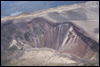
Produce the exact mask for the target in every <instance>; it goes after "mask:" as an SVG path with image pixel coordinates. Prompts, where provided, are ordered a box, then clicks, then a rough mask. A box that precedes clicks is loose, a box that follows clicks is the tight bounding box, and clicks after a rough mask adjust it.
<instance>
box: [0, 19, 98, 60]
mask: <svg viewBox="0 0 100 67" xmlns="http://www.w3.org/2000/svg"><path fill="white" fill-rule="evenodd" d="M15 21H17V20H15ZM6 24H7V23H4V24H3V25H2V26H1V28H2V30H1V32H2V34H1V35H2V37H1V38H2V39H1V40H2V42H1V45H2V46H3V47H2V50H3V49H4V50H7V49H9V48H11V47H13V46H14V45H15V46H16V47H17V48H18V49H23V48H24V45H25V44H27V45H28V46H31V47H32V48H35V47H38V48H43V47H47V48H51V49H54V50H56V51H58V52H60V53H68V54H70V55H72V56H75V57H78V58H83V59H86V60H97V57H96V56H97V55H98V53H97V52H98V51H99V48H98V46H99V43H97V42H96V41H94V40H92V39H91V38H90V37H89V36H88V37H87V35H88V34H87V33H86V32H85V31H84V30H83V29H82V28H80V27H78V26H76V25H75V24H74V23H72V22H63V23H53V22H51V21H48V20H46V19H44V18H41V17H38V18H35V19H33V20H32V21H30V22H26V23H25V22H23V21H22V22H18V23H14V22H9V23H8V24H7V25H6ZM14 40H15V42H16V43H13V42H14Z"/></svg>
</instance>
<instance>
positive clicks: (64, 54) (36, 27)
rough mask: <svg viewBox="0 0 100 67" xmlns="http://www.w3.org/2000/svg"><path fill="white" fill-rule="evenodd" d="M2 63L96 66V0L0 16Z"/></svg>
mask: <svg viewBox="0 0 100 67" xmlns="http://www.w3.org/2000/svg"><path fill="white" fill-rule="evenodd" d="M1 57H2V59H1V60H2V61H1V64H2V65H15V66H16V65H17V66H20V65H22V66H23V65H25V66H28V65H29V66H31V65H70V66H71V65H75V66H77V65H78V66H79V65H98V62H99V2H98V1H90V2H86V3H81V4H73V5H64V6H58V7H55V8H50V9H45V10H41V11H36V12H24V13H21V14H18V15H16V16H8V17H2V18H1Z"/></svg>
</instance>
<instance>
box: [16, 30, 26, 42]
mask: <svg viewBox="0 0 100 67" xmlns="http://www.w3.org/2000/svg"><path fill="white" fill-rule="evenodd" d="M16 33H17V35H18V36H19V37H20V38H21V39H23V40H24V36H23V33H22V32H21V31H20V30H19V29H16Z"/></svg>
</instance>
